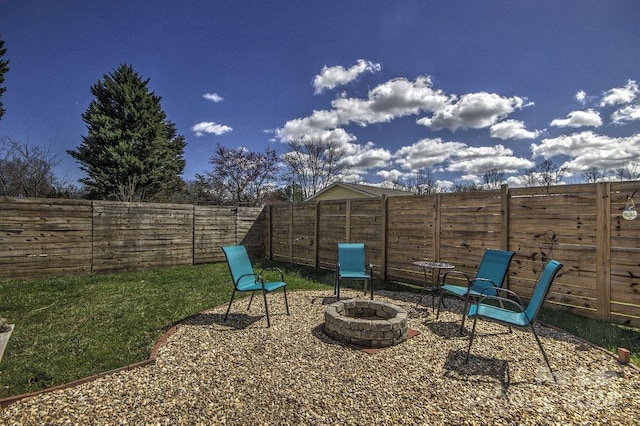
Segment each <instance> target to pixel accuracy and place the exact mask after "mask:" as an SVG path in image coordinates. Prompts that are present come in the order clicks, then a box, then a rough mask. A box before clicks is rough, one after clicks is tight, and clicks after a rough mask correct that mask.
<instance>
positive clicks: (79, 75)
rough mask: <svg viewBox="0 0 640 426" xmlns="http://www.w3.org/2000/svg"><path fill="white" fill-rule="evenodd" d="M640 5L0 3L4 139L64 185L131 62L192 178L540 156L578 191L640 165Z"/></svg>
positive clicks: (467, 176)
mask: <svg viewBox="0 0 640 426" xmlns="http://www.w3.org/2000/svg"><path fill="white" fill-rule="evenodd" d="M638 22H640V2H639V1H636V0H628V1H618V0H616V1H590V0H579V1H563V0H552V1H545V0H536V1H530V2H524V1H513V0H508V1H455V0H453V1H451V0H450V1H377V0H367V1H349V0H340V1H333V0H329V1H304V0H300V1H243V0H229V1H197V0H196V1H167V0H154V1H150V0H140V1H136V0H126V1H121V0H110V1H107V0H104V1H95V0H92V1H87V0H59V1H47V0H40V1H35V0H0V37H1V38H2V39H3V40H4V41H5V47H6V48H7V50H8V51H7V54H6V56H5V59H9V60H10V64H9V66H10V71H9V72H8V73H7V74H6V76H5V77H6V80H5V83H4V85H5V87H7V92H6V93H5V94H4V96H3V97H2V102H3V103H4V106H5V108H6V110H7V112H6V113H5V115H4V116H3V118H2V119H1V120H0V135H2V136H9V137H11V138H13V139H16V140H20V141H23V142H26V141H28V142H29V144H32V145H36V144H37V145H42V146H43V147H45V148H48V149H49V152H50V153H51V154H55V155H57V158H58V159H59V160H60V163H59V165H58V168H57V172H58V174H59V175H61V176H63V175H64V176H67V177H70V178H72V179H73V180H75V179H77V178H80V177H82V174H81V172H80V170H79V168H78V165H77V163H75V161H74V160H73V159H72V158H71V157H70V156H69V155H68V154H66V150H70V149H71V150H73V149H76V148H77V147H78V146H79V145H80V143H81V138H82V136H83V135H85V134H86V127H85V124H84V123H83V122H82V118H81V114H82V113H83V112H84V111H85V110H86V108H87V106H88V105H89V103H90V102H91V100H92V96H91V93H90V87H91V86H92V85H93V84H94V83H95V82H96V81H98V80H100V79H102V78H103V75H104V74H107V73H109V72H111V71H112V70H114V69H115V68H117V67H118V66H119V65H120V64H122V63H127V64H130V65H132V66H133V67H134V68H135V69H136V70H137V71H138V72H139V73H140V74H141V75H142V76H143V77H144V78H149V79H150V88H151V90H153V91H154V92H155V93H156V94H158V95H160V96H161V97H162V106H163V108H164V110H165V112H166V113H167V116H168V119H169V120H171V121H173V122H174V123H175V124H176V125H177V128H178V132H179V133H180V134H182V135H184V136H185V138H186V141H187V147H186V149H185V159H186V162H187V165H186V169H185V176H184V177H185V178H186V179H192V178H193V176H194V175H195V174H196V173H199V174H203V173H205V172H206V171H208V170H211V165H210V164H209V163H208V160H209V158H210V157H211V155H212V153H213V150H214V148H215V146H216V144H217V143H220V144H222V145H224V146H227V147H236V146H244V147H246V148H248V149H250V150H253V151H263V150H264V149H265V148H266V147H267V146H272V147H274V148H275V149H276V150H277V151H278V152H280V153H283V152H285V151H286V141H288V140H291V139H295V138H299V137H303V136H316V137H331V138H333V139H334V140H336V141H338V142H339V143H341V144H342V145H343V146H344V147H345V149H347V152H348V161H349V162H350V164H351V166H352V170H353V172H354V176H351V178H352V179H354V180H356V181H362V182H370V183H380V182H383V181H385V180H394V179H397V178H406V177H410V176H411V175H412V174H414V173H416V171H418V170H420V169H423V168H426V167H428V168H430V169H431V170H432V172H434V176H435V177H436V179H438V180H439V181H440V182H441V184H442V185H443V186H446V185H451V184H453V183H461V182H467V183H468V182H470V181H472V180H478V179H481V178H482V175H483V174H484V172H486V171H488V170H491V169H493V168H497V169H499V170H504V171H506V172H507V176H508V177H509V183H510V184H511V185H514V186H517V185H518V176H519V175H521V174H522V173H523V171H524V170H525V169H527V168H531V167H533V166H534V165H535V164H536V163H539V162H541V161H543V160H545V159H550V160H552V161H553V162H554V163H556V164H557V165H559V166H563V165H566V166H567V167H569V174H568V175H567V177H566V178H565V180H566V181H567V182H570V183H571V182H576V183H577V182H580V181H581V177H580V176H581V173H582V172H583V171H584V170H585V169H586V168H588V167H590V166H597V167H599V168H600V169H603V170H604V169H614V168H618V167H622V166H626V165H631V166H635V165H637V164H638V163H640V89H639V82H640V25H638Z"/></svg>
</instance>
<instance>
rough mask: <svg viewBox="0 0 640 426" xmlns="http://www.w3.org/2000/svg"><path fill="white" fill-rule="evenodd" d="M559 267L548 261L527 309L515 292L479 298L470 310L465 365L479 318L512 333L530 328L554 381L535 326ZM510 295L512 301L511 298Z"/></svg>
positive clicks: (501, 290) (556, 263)
mask: <svg viewBox="0 0 640 426" xmlns="http://www.w3.org/2000/svg"><path fill="white" fill-rule="evenodd" d="M560 268H562V264H561V263H560V262H558V261H555V260H550V261H549V262H547V264H546V266H545V267H544V270H543V271H542V274H541V275H540V278H539V279H538V282H537V283H536V286H535V288H534V290H533V295H532V296H531V300H530V301H529V304H528V305H527V307H526V308H525V307H524V304H523V303H522V300H521V299H520V297H518V295H517V294H516V293H514V292H513V291H511V290H507V289H505V288H500V289H497V292H498V295H497V296H493V295H484V294H483V295H482V296H480V298H479V299H478V301H477V303H475V304H473V305H471V307H470V308H469V318H473V327H472V329H471V337H470V338H469V348H468V349H467V357H466V359H465V361H464V362H465V363H466V362H468V361H469V352H471V345H472V344H473V338H474V336H475V331H476V322H477V320H478V318H481V319H484V320H488V321H493V322H497V323H500V324H503V325H506V326H508V327H509V331H511V327H512V326H513V327H518V328H529V329H530V330H531V332H532V333H533V336H534V337H535V338H536V342H538V347H539V348H540V352H542V356H543V357H544V360H545V362H546V363H547V367H549V371H551V376H552V377H553V380H554V381H555V380H556V376H555V374H553V369H552V368H551V364H550V363H549V358H547V354H546V353H545V351H544V348H543V347H542V343H541V342H540V338H539V337H538V335H537V334H536V330H535V328H534V327H533V325H534V323H535V322H536V319H537V318H538V314H539V313H540V309H541V308H542V305H543V304H544V300H545V299H546V298H547V295H548V294H549V289H550V288H551V283H553V280H554V279H555V277H556V275H557V274H558V271H559V270H560ZM487 290H490V289H487ZM509 296H511V297H512V298H509ZM514 299H515V300H514ZM492 302H493V303H492ZM496 302H498V303H499V306H496V305H495V303H496Z"/></svg>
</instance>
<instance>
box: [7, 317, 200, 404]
mask: <svg viewBox="0 0 640 426" xmlns="http://www.w3.org/2000/svg"><path fill="white" fill-rule="evenodd" d="M197 315H200V314H196V315H193V316H192V317H195V316H197ZM192 317H189V318H192ZM189 318H185V319H184V320H183V321H182V322H184V321H187V320H188V319H189ZM180 326H181V324H176V325H174V326H173V327H171V328H170V329H169V330H167V332H166V333H164V334H163V335H162V336H160V339H158V341H157V342H156V344H155V345H153V348H151V353H150V354H149V358H147V359H145V360H143V361H139V362H134V363H133V364H129V365H125V366H124V367H120V368H114V369H113V370H109V371H105V372H103V373H98V374H94V375H92V376H88V377H83V378H81V379H78V380H74V381H72V382H69V383H63V384H60V385H56V386H52V387H49V388H44V389H40V390H37V391H34V392H29V393H23V394H19V395H12V396H8V397H6V398H0V410H2V409H4V408H5V407H6V406H7V405H9V404H13V403H14V402H18V401H20V400H22V399H25V398H31V397H34V396H38V395H42V394H45V393H50V392H55V391H58V390H64V389H69V388H73V387H76V386H79V385H82V384H85V383H88V382H92V381H94V380H96V379H100V378H102V377H105V376H108V375H111V374H115V373H120V372H122V371H130V370H133V369H136V368H140V367H146V366H147V365H152V364H155V362H156V358H157V357H158V352H159V350H160V348H161V347H162V346H164V344H165V343H166V342H167V340H168V339H169V337H171V335H173V334H174V333H175V332H176V331H177V330H178V328H179V327H180Z"/></svg>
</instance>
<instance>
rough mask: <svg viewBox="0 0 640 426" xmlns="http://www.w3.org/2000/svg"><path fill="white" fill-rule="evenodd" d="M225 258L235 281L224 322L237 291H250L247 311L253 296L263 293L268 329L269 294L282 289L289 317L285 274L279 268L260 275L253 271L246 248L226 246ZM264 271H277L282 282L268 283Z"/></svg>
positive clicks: (269, 323)
mask: <svg viewBox="0 0 640 426" xmlns="http://www.w3.org/2000/svg"><path fill="white" fill-rule="evenodd" d="M222 251H223V252H224V255H225V257H226V258H227V264H228V265H229V272H231V278H232V279H233V293H231V300H229V306H228V307H227V313H226V314H225V315H224V320H225V321H226V320H227V316H228V315H229V310H230V309H231V303H232V302H233V297H234V296H235V294H236V291H240V292H244V291H250V292H251V298H250V299H249V305H248V306H247V310H249V308H250V307H251V302H252V301H253V295H254V293H255V292H256V291H261V292H262V296H263V298H264V310H265V312H266V313H267V327H271V321H270V320H269V307H268V306H267V293H271V292H272V291H275V290H277V289H279V288H282V291H283V292H284V303H285V306H286V308H287V315H289V302H288V301H287V289H286V285H287V283H285V281H284V273H283V272H282V270H281V269H279V268H267V269H264V270H263V271H262V272H260V273H259V274H256V273H255V272H254V271H253V266H252V265H251V261H250V260H249V255H248V254H247V249H246V248H245V247H244V246H226V247H222ZM264 271H276V272H279V273H280V281H271V282H266V281H265V279H264V277H263V273H264Z"/></svg>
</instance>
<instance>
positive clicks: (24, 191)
mask: <svg viewBox="0 0 640 426" xmlns="http://www.w3.org/2000/svg"><path fill="white" fill-rule="evenodd" d="M57 164H58V160H57V159H56V157H55V155H51V154H50V153H49V151H48V150H46V149H44V148H42V147H41V146H39V145H29V144H28V143H22V142H19V141H16V140H13V139H10V138H8V137H1V138H0V195H6V196H13V197H43V198H49V197H59V196H64V195H65V194H64V192H65V191H67V190H68V189H70V188H64V183H62V182H61V181H59V180H58V178H57V177H56V175H55V166H56V165H57Z"/></svg>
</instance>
